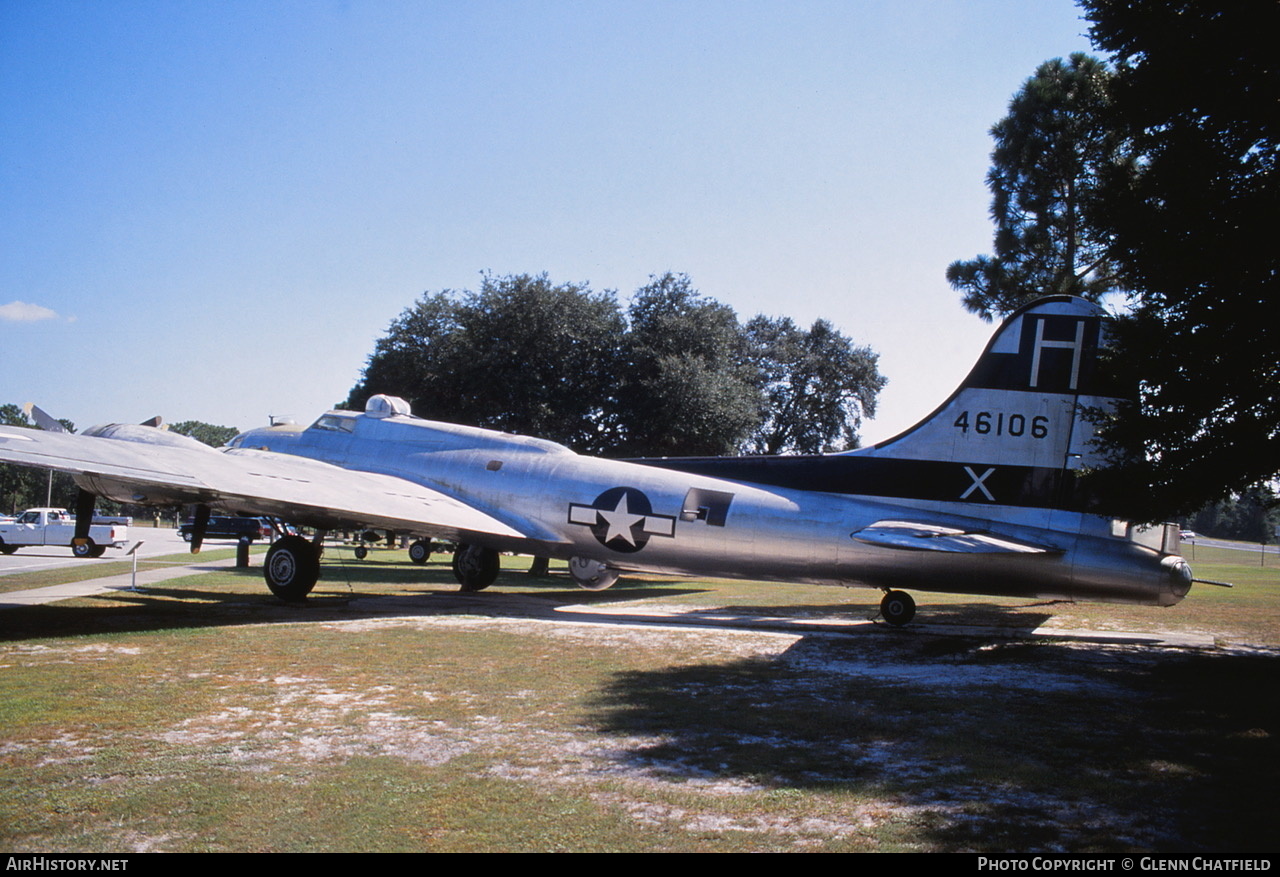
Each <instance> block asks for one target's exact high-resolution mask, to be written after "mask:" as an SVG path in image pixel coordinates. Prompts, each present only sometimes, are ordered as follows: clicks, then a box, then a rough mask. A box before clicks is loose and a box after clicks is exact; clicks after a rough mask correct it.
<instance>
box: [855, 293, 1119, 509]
mask: <svg viewBox="0 0 1280 877" xmlns="http://www.w3.org/2000/svg"><path fill="white" fill-rule="evenodd" d="M1104 321H1105V312H1104V311H1103V310H1102V308H1100V307H1098V306H1097V305H1095V304H1093V303H1091V302H1088V301H1085V300H1084V299H1080V298H1074V297H1071V296H1050V297H1048V298H1042V299H1038V300H1036V301H1034V302H1032V303H1030V304H1028V305H1026V306H1025V307H1023V308H1021V309H1019V310H1017V311H1015V312H1014V313H1013V314H1011V315H1010V316H1009V317H1008V319H1006V320H1005V321H1004V323H1003V324H1001V326H1000V328H999V329H998V330H997V331H996V333H995V335H994V336H993V337H992V339H991V341H990V343H989V344H988V345H987V348H986V349H985V350H984V351H983V353H982V356H981V357H980V358H979V359H978V362H977V364H976V365H975V366H974V367H973V370H972V371H970V372H969V375H968V377H966V378H965V379H964V381H963V382H962V383H961V384H960V387H959V388H958V389H957V390H956V391H955V392H954V393H952V394H951V396H950V398H948V399H947V400H946V401H945V402H943V403H942V405H941V406H939V407H938V408H937V410H935V411H934V412H933V413H932V414H930V415H929V416H928V417H926V418H925V419H924V420H922V421H921V422H920V423H918V424H916V425H915V426H914V427H912V428H911V429H909V430H907V431H906V432H904V433H901V434H900V435H898V436H895V437H894V438H891V439H888V440H887V441H883V442H880V443H879V444H877V445H875V446H873V447H869V448H863V449H860V450H858V451H852V452H850V454H849V456H858V457H862V458H864V459H881V460H901V461H904V462H905V461H908V460H910V461H917V462H919V463H921V464H925V463H927V464H930V465H931V466H933V467H934V468H935V470H936V468H937V467H938V466H939V465H940V464H945V465H946V471H948V472H951V473H952V475H954V480H955V486H956V488H957V490H955V491H953V492H954V493H955V494H956V495H955V496H954V499H955V500H958V501H963V502H979V503H986V504H1011V505H1029V506H1039V507H1050V508H1054V507H1058V508H1062V507H1066V508H1079V507H1080V506H1081V505H1082V504H1083V497H1080V496H1074V495H1072V494H1073V493H1074V482H1075V478H1074V476H1073V475H1071V474H1070V473H1071V472H1072V470H1079V469H1083V468H1087V467H1095V466H1101V465H1105V460H1104V459H1102V458H1101V456H1100V455H1099V454H1098V453H1097V451H1096V450H1095V449H1094V448H1093V434H1094V429H1093V424H1092V423H1091V422H1090V421H1089V419H1088V418H1087V417H1086V416H1085V415H1084V411H1085V410H1086V409H1088V408H1095V407H1096V408H1106V407H1108V406H1109V405H1110V404H1112V402H1113V400H1114V399H1115V398H1116V396H1117V395H1118V394H1117V393H1116V392H1115V391H1114V389H1113V388H1111V387H1109V386H1107V385H1106V384H1105V383H1104V382H1105V377H1104V375H1103V374H1102V371H1101V369H1099V368H1098V352H1099V350H1100V349H1101V348H1102V347H1103V345H1104V344H1105V325H1104ZM944 492H945V491H944ZM937 498H943V497H942V496H941V495H940V496H938V497H937Z"/></svg>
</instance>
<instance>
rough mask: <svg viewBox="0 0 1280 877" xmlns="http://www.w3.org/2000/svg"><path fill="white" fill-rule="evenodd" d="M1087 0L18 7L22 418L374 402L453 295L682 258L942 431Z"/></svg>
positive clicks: (2, 225) (199, 414) (13, 20)
mask: <svg viewBox="0 0 1280 877" xmlns="http://www.w3.org/2000/svg"><path fill="white" fill-rule="evenodd" d="M1079 16H1080V12H1079V10H1078V8H1077V7H1076V6H1075V5H1074V4H1073V3H1071V2H1068V0H968V2H946V0H929V2H923V0H921V2H913V0H892V2H870V0H844V2H816V0H814V2H804V0H799V2H745V0H737V2H710V0H684V2H656V0H654V2H629V0H595V2H568V0H555V2H535V0H522V2H485V0H476V2H439V3H436V2H426V0H414V2H400V0H347V2H322V0H306V2H280V0H276V2H273V0H265V2H236V0H219V2H212V0H206V2H187V0H163V2H160V0H157V2H128V0H113V2H110V3H86V2H79V0H76V2H55V0H0V354H2V359H0V362H2V363H3V377H0V402H10V401H11V402H18V403H21V402H27V401H34V402H36V403H37V404H39V405H40V406H41V407H43V408H45V409H46V410H48V411H50V412H51V413H53V414H55V415H56V416H60V417H66V418H69V419H71V420H73V421H75V422H76V424H77V425H78V426H80V427H85V426H89V425H91V424H93V423H100V422H106V421H140V420H143V419H145V418H147V417H150V416H152V415H154V414H161V415H163V416H164V417H165V419H166V420H169V421H181V420H187V419H195V420H205V421H209V422H213V423H220V424H225V425H230V426H237V427H240V428H249V427H253V426H257V425H261V424H263V423H265V422H266V421H267V418H268V415H272V414H274V415H292V416H294V417H295V418H296V419H298V420H299V421H309V420H311V419H312V418H313V417H314V416H315V415H316V414H318V413H320V412H321V411H322V410H323V409H325V408H326V407H328V406H330V405H332V404H333V403H335V402H337V401H338V400H340V399H342V398H344V397H345V396H346V393H347V391H348V390H349V389H350V387H351V386H352V385H353V384H354V383H355V382H356V380H357V379H358V377H359V374H360V369H361V367H362V366H363V365H364V362H365V360H366V358H367V357H368V355H369V353H370V352H371V351H372V349H373V345H374V342H375V340H376V339H377V338H378V337H380V336H381V335H382V334H383V333H384V332H385V330H386V328H387V326H388V325H389V323H390V322H391V320H393V319H394V318H395V317H396V316H397V315H398V314H399V313H400V312H401V311H402V310H403V309H404V308H405V307H407V306H409V305H410V304H412V302H413V301H414V300H415V299H416V298H417V297H418V296H419V295H420V294H421V293H422V292H424V291H428V290H430V291H436V290H440V289H462V288H475V287H476V286H477V285H478V283H479V280H480V274H481V272H484V271H492V272H494V273H497V274H512V273H540V272H543V271H545V272H547V273H548V274H549V275H550V276H551V278H552V279H553V280H555V281H588V282H590V283H591V285H592V286H593V287H594V288H596V289H616V290H618V292H619V293H620V294H621V295H622V296H623V297H624V298H625V297H626V296H628V295H630V294H631V293H632V292H633V291H634V290H635V289H636V288H637V287H639V286H641V285H643V284H644V283H645V282H646V281H647V279H648V277H649V275H650V274H658V273H662V272H665V271H668V270H670V271H682V272H686V273H688V274H689V275H690V276H691V277H692V278H693V281H694V284H695V285H696V286H697V287H698V288H699V289H700V290H701V291H702V292H703V293H705V294H707V295H709V296H711V297H713V298H715V299H717V300H719V301H722V302H724V303H726V304H729V305H731V306H732V307H734V308H735V309H736V310H737V311H738V314H739V316H740V317H741V318H742V319H744V320H745V319H747V318H749V317H751V316H752V315H754V314H756V313H761V312H763V313H768V314H772V315H787V316H790V317H792V318H794V319H795V320H797V321H798V322H801V323H808V322H811V321H812V320H814V319H816V318H818V317H825V318H827V319H829V320H830V321H832V322H833V323H835V324H836V325H837V326H838V327H839V328H840V329H841V330H842V331H843V332H845V333H846V334H847V335H849V336H851V337H852V338H854V339H855V340H856V341H857V342H858V343H860V344H866V345H869V346H871V347H872V348H873V349H875V350H876V351H877V352H878V353H879V354H880V356H881V360H880V367H881V371H882V373H883V374H885V375H886V376H887V377H888V378H889V382H890V383H889V386H888V387H887V388H886V390H885V391H884V392H883V393H882V395H881V410H880V416H878V417H877V418H876V419H875V420H874V421H871V422H868V423H867V424H865V426H864V429H863V437H864V439H865V440H868V441H876V440H879V439H883V438H887V437H889V436H890V435H892V434H894V433H896V432H898V431H900V430H901V429H904V428H906V427H908V426H910V425H911V424H912V423H913V422H915V421H916V420H917V419H919V418H920V417H922V416H924V415H926V414H928V413H929V412H930V411H931V410H932V409H933V408H934V406H936V405H937V404H938V403H939V402H941V401H942V400H943V398H944V397H945V396H946V395H947V394H949V393H950V392H951V390H952V389H953V388H954V386H955V384H956V383H957V382H958V381H959V380H960V378H961V377H962V376H963V374H964V372H965V371H967V369H968V368H969V366H970V365H971V364H972V362H973V360H974V359H976V357H977V355H978V353H979V352H980V351H981V349H982V347H983V345H984V344H985V343H986V340H987V338H988V337H989V335H990V332H991V327H989V326H987V325H986V324H983V323H981V322H980V321H979V320H978V319H977V318H976V317H973V316H971V315H968V314H966V313H965V312H964V311H963V310H962V308H961V307H960V305H959V295H958V294H957V293H956V292H955V291H953V290H952V289H951V288H950V287H949V286H948V285H947V283H946V280H945V279H944V277H943V272H944V271H945V269H946V266H947V265H948V264H949V263H950V262H951V261H953V260H955V259H961V258H971V257H973V256H974V255H977V254H978V253H984V252H989V251H990V245H991V225H990V221H989V219H988V216H987V208H988V203H989V194H988V192H987V190H986V188H985V186H984V177H985V174H986V171H987V168H988V166H989V163H990V162H989V153H990V150H991V142H990V138H989V135H988V129H989V128H990V126H991V125H992V124H993V123H994V122H995V121H996V120H997V119H999V118H1000V117H1001V116H1002V115H1004V113H1005V110H1006V108H1007V104H1008V100H1009V98H1010V97H1011V96H1012V94H1013V93H1014V92H1015V91H1016V90H1017V89H1018V88H1019V87H1020V85H1021V84H1022V82H1023V81H1024V80H1025V79H1026V78H1027V77H1028V76H1030V75H1031V73H1032V72H1033V71H1034V69H1035V67H1036V66H1037V65H1038V64H1039V63H1040V62H1042V61H1044V60H1046V59H1048V58H1053V57H1061V56H1065V55H1067V54H1069V53H1071V52H1073V51H1089V50H1090V46H1089V43H1088V40H1087V38H1086V37H1085V35H1084V34H1085V32H1086V29H1087V24H1088V23H1087V22H1085V21H1082V20H1081V19H1080V17H1079Z"/></svg>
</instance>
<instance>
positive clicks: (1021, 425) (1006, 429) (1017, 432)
mask: <svg viewBox="0 0 1280 877" xmlns="http://www.w3.org/2000/svg"><path fill="white" fill-rule="evenodd" d="M952 426H954V427H956V428H957V429H959V430H960V431H961V432H964V433H967V432H969V430H970V429H972V430H973V431H974V432H976V433H978V435H1011V436H1013V437H1014V438H1022V437H1023V436H1030V437H1031V438H1034V439H1042V438H1045V437H1046V436H1048V435H1049V418H1048V417H1045V416H1044V415H1043V414H1037V415H1035V416H1034V417H1027V416H1026V415H1025V414H1005V413H1004V412H1003V411H997V412H995V413H992V412H990V411H979V412H977V413H976V414H974V415H973V416H972V418H971V417H970V414H969V412H968V411H961V412H960V416H959V417H957V418H956V421H955V423H953V424H952Z"/></svg>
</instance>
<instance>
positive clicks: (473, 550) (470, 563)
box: [453, 545, 502, 591]
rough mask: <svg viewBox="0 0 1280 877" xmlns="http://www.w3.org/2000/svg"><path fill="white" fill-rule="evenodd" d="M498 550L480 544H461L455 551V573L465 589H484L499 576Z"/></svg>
mask: <svg viewBox="0 0 1280 877" xmlns="http://www.w3.org/2000/svg"><path fill="white" fill-rule="evenodd" d="M501 566H502V565H501V563H499V561H498V552H496V551H494V550H493V549H492V548H483V547H481V546H479V545H459V546H458V550H457V551H455V552H453V575H454V577H455V578H457V580H458V583H459V584H461V585H462V590H464V591H483V590H484V589H485V588H487V587H489V586H490V585H492V584H493V583H494V581H495V580H496V579H497V578H498V570H499V569H501Z"/></svg>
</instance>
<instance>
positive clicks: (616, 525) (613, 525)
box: [599, 493, 644, 545]
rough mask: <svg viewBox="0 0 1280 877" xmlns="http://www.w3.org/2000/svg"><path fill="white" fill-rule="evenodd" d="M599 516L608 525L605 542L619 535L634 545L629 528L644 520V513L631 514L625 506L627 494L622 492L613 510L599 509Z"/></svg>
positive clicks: (634, 541)
mask: <svg viewBox="0 0 1280 877" xmlns="http://www.w3.org/2000/svg"><path fill="white" fill-rule="evenodd" d="M599 513H600V517H602V518H604V520H605V523H607V524H608V525H609V532H608V534H607V535H606V536H605V537H604V541H605V542H612V541H613V540H614V539H617V538H619V537H621V538H623V539H625V540H626V541H627V544H628V545H635V544H636V540H635V537H633V536H632V535H631V528H632V527H634V526H635V525H636V524H638V523H640V522H641V521H643V520H644V515H636V514H632V512H631V511H630V510H629V509H628V508H627V495H626V494H625V493H624V494H622V497H621V498H620V499H619V500H618V504H617V506H615V507H614V509H613V511H606V510H604V509H599Z"/></svg>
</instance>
